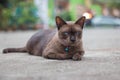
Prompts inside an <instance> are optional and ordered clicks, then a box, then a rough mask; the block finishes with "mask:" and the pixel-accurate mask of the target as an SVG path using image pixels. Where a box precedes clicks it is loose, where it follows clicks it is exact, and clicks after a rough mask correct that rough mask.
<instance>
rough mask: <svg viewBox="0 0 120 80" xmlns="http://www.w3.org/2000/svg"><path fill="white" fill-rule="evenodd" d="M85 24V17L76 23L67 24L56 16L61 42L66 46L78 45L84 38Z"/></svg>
mask: <svg viewBox="0 0 120 80" xmlns="http://www.w3.org/2000/svg"><path fill="white" fill-rule="evenodd" d="M84 22H85V17H84V16H82V17H81V18H79V19H78V20H77V21H76V22H75V23H69V22H65V21H64V20H63V19H62V18H60V17H59V16H56V25H57V28H58V37H59V41H60V42H61V43H62V44H63V45H65V46H70V45H75V44H77V43H78V42H79V41H80V40H81V38H82V31H83V26H84Z"/></svg>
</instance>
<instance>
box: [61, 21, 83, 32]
mask: <svg viewBox="0 0 120 80" xmlns="http://www.w3.org/2000/svg"><path fill="white" fill-rule="evenodd" d="M61 30H62V31H82V29H81V27H80V25H77V24H74V23H73V22H72V23H71V22H67V24H66V25H63V27H62V28H61Z"/></svg>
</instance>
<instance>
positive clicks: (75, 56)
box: [72, 51, 84, 61]
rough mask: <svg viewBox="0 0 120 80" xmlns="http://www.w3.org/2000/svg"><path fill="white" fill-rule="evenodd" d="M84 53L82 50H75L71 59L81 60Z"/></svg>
mask: <svg viewBox="0 0 120 80" xmlns="http://www.w3.org/2000/svg"><path fill="white" fill-rule="evenodd" d="M83 55H84V51H79V52H76V53H75V54H74V55H73V57H72V59H73V60H75V61H78V60H82V56H83Z"/></svg>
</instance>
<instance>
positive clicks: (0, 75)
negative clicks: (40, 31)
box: [0, 28, 120, 80]
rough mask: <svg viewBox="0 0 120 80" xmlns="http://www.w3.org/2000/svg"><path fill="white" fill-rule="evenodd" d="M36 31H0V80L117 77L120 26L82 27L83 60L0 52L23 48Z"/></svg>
mask: <svg viewBox="0 0 120 80" xmlns="http://www.w3.org/2000/svg"><path fill="white" fill-rule="evenodd" d="M35 32H36V31H24V32H22V31H18V32H0V80H120V28H111V29H105V28H102V29H100V28H94V29H84V34H83V42H84V48H85V51H86V53H85V55H84V58H83V60H82V61H72V60H48V59H44V58H42V57H38V56H31V55H28V54H26V53H11V54H2V49H4V48H7V47H22V46H23V45H25V44H26V42H27V40H28V39H29V38H30V36H31V35H33V34H34V33H35Z"/></svg>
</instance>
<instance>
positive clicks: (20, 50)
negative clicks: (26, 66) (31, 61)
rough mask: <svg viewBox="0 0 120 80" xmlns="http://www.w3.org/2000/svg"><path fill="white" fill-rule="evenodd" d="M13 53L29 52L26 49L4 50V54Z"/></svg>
mask: <svg viewBox="0 0 120 80" xmlns="http://www.w3.org/2000/svg"><path fill="white" fill-rule="evenodd" d="M12 52H27V49H26V47H22V48H6V49H3V53H4V54H6V53H12Z"/></svg>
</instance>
